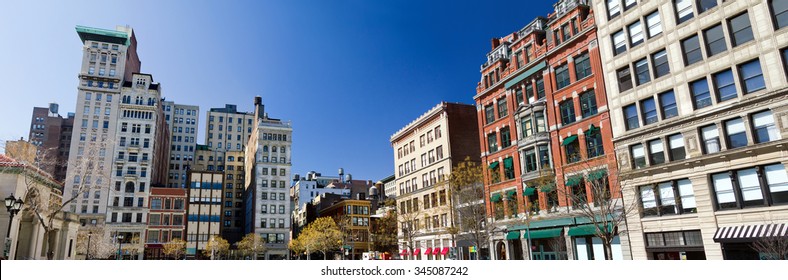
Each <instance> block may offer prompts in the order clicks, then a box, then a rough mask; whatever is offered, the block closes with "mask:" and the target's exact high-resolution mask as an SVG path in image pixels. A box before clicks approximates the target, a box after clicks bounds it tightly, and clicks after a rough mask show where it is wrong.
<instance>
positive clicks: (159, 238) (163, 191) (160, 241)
mask: <svg viewBox="0 0 788 280" xmlns="http://www.w3.org/2000/svg"><path fill="white" fill-rule="evenodd" d="M187 201H188V197H187V189H184V188H169V187H168V188H160V187H153V188H150V203H148V206H149V207H148V211H149V212H148V219H147V220H148V227H147V232H146V233H145V259H146V260H161V259H168V258H170V256H167V255H166V254H165V252H164V251H163V249H164V244H166V243H167V242H170V241H171V240H175V239H180V240H184V241H185V239H186V236H184V232H186V222H185V218H186V205H187V204H186V202H187Z"/></svg>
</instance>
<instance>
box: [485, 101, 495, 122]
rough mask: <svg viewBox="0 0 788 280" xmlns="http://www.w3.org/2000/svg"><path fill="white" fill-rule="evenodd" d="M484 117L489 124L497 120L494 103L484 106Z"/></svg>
mask: <svg viewBox="0 0 788 280" xmlns="http://www.w3.org/2000/svg"><path fill="white" fill-rule="evenodd" d="M484 117H485V119H486V120H487V124H490V123H492V122H493V121H495V108H493V105H487V106H485V107H484Z"/></svg>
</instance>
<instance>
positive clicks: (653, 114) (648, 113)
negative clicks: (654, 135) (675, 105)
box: [640, 98, 659, 125]
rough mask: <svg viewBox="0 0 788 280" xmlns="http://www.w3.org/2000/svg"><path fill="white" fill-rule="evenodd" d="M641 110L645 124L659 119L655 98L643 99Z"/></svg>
mask: <svg viewBox="0 0 788 280" xmlns="http://www.w3.org/2000/svg"><path fill="white" fill-rule="evenodd" d="M640 110H641V111H642V112H643V125H650V124H653V123H656V122H657V121H659V117H657V104H656V103H655V102H654V98H648V99H644V100H641V101H640Z"/></svg>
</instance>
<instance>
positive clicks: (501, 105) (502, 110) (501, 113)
mask: <svg viewBox="0 0 788 280" xmlns="http://www.w3.org/2000/svg"><path fill="white" fill-rule="evenodd" d="M508 114H509V112H508V110H507V108H506V99H501V100H498V117H499V118H503V117H506V115H508ZM431 140H432V133H431V131H428V132H427V142H431Z"/></svg>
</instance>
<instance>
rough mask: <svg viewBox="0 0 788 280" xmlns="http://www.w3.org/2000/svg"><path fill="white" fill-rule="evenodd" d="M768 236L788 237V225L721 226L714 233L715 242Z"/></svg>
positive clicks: (751, 239) (743, 240)
mask: <svg viewBox="0 0 788 280" xmlns="http://www.w3.org/2000/svg"><path fill="white" fill-rule="evenodd" d="M767 237H788V225H786V224H768V225H750V226H735V227H721V228H718V229H717V232H716V233H714V241H715V242H748V241H754V240H756V239H758V238H767Z"/></svg>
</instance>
